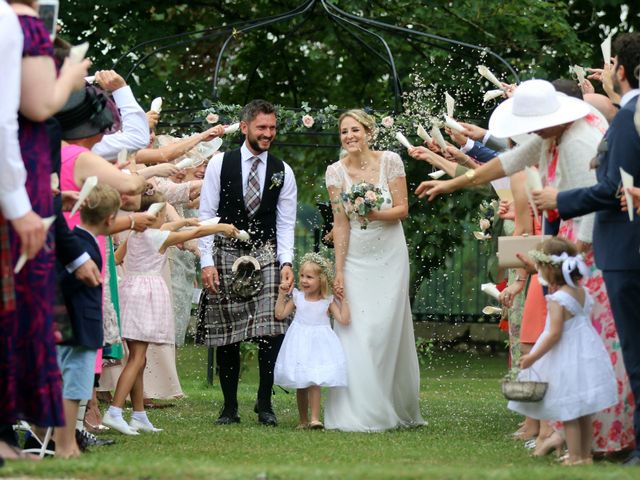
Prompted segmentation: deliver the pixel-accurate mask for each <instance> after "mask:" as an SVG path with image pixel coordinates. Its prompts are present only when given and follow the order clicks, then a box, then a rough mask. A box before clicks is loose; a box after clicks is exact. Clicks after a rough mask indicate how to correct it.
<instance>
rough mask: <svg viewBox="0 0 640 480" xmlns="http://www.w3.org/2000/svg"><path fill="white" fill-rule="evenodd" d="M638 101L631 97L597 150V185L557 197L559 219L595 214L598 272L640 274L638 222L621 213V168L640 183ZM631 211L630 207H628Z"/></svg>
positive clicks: (594, 247)
mask: <svg viewBox="0 0 640 480" xmlns="http://www.w3.org/2000/svg"><path fill="white" fill-rule="evenodd" d="M637 99H638V97H633V98H632V99H631V100H630V101H629V102H628V103H627V104H626V105H625V106H624V107H623V108H622V109H620V111H619V112H618V114H617V115H616V116H615V118H614V119H613V122H612V123H611V126H610V127H609V130H608V131H607V133H606V134H605V136H604V138H603V139H602V142H601V143H600V145H599V146H598V156H597V159H596V164H598V163H599V165H598V167H597V170H596V177H597V180H598V183H597V184H595V185H593V186H591V187H587V188H577V189H573V190H567V191H564V192H559V193H558V212H559V213H560V217H562V218H565V219H566V218H573V217H579V216H581V215H584V214H586V213H590V212H594V211H595V212H597V213H596V218H595V225H594V230H593V250H594V254H595V260H596V265H597V266H598V268H600V269H601V270H640V219H639V218H638V215H635V216H634V220H633V222H630V221H629V216H628V213H627V212H622V211H621V210H620V199H619V198H618V197H619V195H617V194H618V191H619V188H620V185H621V181H620V167H622V168H623V169H624V170H625V171H626V172H628V173H629V174H631V175H632V176H633V178H634V179H635V186H638V183H639V182H640V136H639V135H638V132H637V130H636V128H635V125H634V123H633V115H634V113H635V110H636V105H637ZM631 208H633V206H631Z"/></svg>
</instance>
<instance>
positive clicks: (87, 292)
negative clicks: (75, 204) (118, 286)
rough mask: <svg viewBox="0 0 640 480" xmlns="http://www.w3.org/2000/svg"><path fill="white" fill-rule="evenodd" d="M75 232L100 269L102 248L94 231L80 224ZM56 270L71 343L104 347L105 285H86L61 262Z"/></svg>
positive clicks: (90, 346) (87, 346)
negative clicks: (69, 324) (70, 332)
mask: <svg viewBox="0 0 640 480" xmlns="http://www.w3.org/2000/svg"><path fill="white" fill-rule="evenodd" d="M73 233H74V235H75V236H76V238H77V239H78V241H79V243H80V244H81V245H82V246H83V248H84V250H85V251H86V252H87V253H89V256H90V257H91V259H92V260H93V261H94V262H95V263H96V265H97V266H98V268H99V269H102V258H101V256H100V249H99V248H98V244H97V243H96V241H95V239H94V238H93V237H92V236H91V234H90V233H89V232H87V231H85V230H83V229H81V228H78V227H76V228H74V229H73ZM57 270H58V281H59V282H60V289H61V291H62V296H63V298H64V303H65V306H66V308H67V313H68V315H69V318H70V319H71V329H72V331H73V341H71V342H68V343H70V344H72V345H80V346H83V347H86V348H95V349H97V348H101V347H102V345H103V343H104V334H103V331H102V285H98V286H97V287H89V286H88V285H85V284H84V283H83V282H81V281H80V280H78V279H76V277H75V276H74V275H73V274H71V273H69V272H67V270H66V268H65V267H64V265H62V264H61V263H60V262H58V265H57Z"/></svg>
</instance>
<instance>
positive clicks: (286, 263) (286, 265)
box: [280, 262, 293, 270]
mask: <svg viewBox="0 0 640 480" xmlns="http://www.w3.org/2000/svg"><path fill="white" fill-rule="evenodd" d="M284 267H291V268H293V265H292V264H291V262H283V263H281V264H280V270H282V269H283V268H284Z"/></svg>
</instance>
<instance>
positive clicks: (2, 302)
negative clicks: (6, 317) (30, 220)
mask: <svg viewBox="0 0 640 480" xmlns="http://www.w3.org/2000/svg"><path fill="white" fill-rule="evenodd" d="M15 309H16V291H15V285H14V283H13V264H12V261H11V245H9V224H8V223H7V220H6V219H5V218H4V216H3V215H2V214H1V213H0V312H2V313H8V312H12V311H14V310H15Z"/></svg>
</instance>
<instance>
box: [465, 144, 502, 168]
mask: <svg viewBox="0 0 640 480" xmlns="http://www.w3.org/2000/svg"><path fill="white" fill-rule="evenodd" d="M467 155H469V156H470V157H473V158H475V159H476V160H477V161H478V162H480V163H487V162H488V161H489V160H492V159H494V158H496V157H497V156H498V152H496V151H495V150H493V149H491V148H489V147H487V146H485V145H484V144H483V143H482V142H478V141H477V140H476V141H475V142H474V143H473V148H472V149H471V150H469V151H468V152H467Z"/></svg>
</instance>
